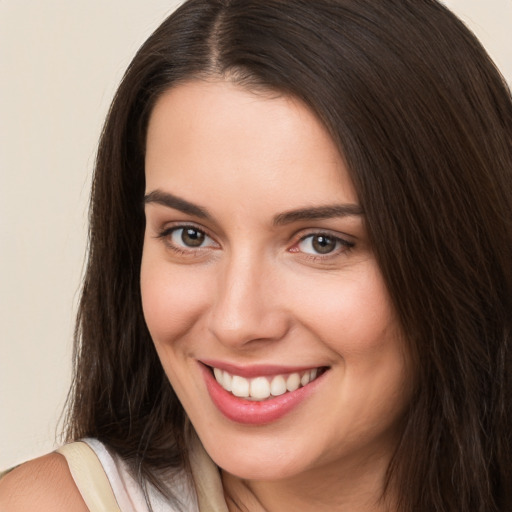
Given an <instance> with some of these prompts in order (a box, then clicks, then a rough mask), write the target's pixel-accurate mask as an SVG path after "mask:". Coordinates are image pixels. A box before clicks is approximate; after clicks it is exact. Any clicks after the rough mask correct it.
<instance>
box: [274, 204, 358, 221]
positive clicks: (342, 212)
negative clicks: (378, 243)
mask: <svg viewBox="0 0 512 512" xmlns="http://www.w3.org/2000/svg"><path fill="white" fill-rule="evenodd" d="M363 214H364V212H363V209H362V208H361V207H360V206H359V205H357V204H334V205H329V206H318V207H313V208H300V209H298V210H290V211H289V212H284V213H280V214H279V215H276V216H275V217H274V226H283V225H286V224H291V223H293V222H299V221H302V220H320V219H331V218H335V217H348V216H361V215H363Z"/></svg>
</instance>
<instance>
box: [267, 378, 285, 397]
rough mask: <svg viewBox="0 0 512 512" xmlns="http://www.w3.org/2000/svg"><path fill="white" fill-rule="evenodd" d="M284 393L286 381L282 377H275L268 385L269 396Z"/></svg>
mask: <svg viewBox="0 0 512 512" xmlns="http://www.w3.org/2000/svg"><path fill="white" fill-rule="evenodd" d="M284 393H286V381H285V380H284V377H283V376H282V375H277V376H276V377H274V378H273V379H272V382H271V383H270V394H271V395H272V396H279V395H284Z"/></svg>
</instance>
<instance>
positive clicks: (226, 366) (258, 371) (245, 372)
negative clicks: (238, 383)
mask: <svg viewBox="0 0 512 512" xmlns="http://www.w3.org/2000/svg"><path fill="white" fill-rule="evenodd" d="M200 363H202V364H204V365H206V366H210V367H212V368H218V369H219V370H224V371H226V372H228V373H230V374H231V375H238V376H239V377H245V378H252V377H262V376H268V375H282V374H288V373H300V372H304V371H306V370H313V369H314V368H325V365H314V364H313V365H303V366H284V365H275V364H254V365H243V366H242V365H238V364H233V363H228V362H224V361H214V360H205V359H202V360H200Z"/></svg>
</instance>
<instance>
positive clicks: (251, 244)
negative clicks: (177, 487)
mask: <svg viewBox="0 0 512 512" xmlns="http://www.w3.org/2000/svg"><path fill="white" fill-rule="evenodd" d="M155 192H158V193H159V194H160V195H161V196H162V194H172V195H173V196H174V197H178V198H181V199H183V200H185V201H187V202H188V203H191V204H193V205H196V206H197V207H199V208H200V209H199V210H197V211H194V210H191V209H190V208H188V209H187V208H183V207H182V205H181V206H180V205H178V206H176V203H174V204H169V202H167V203H168V204H164V203H165V201H161V200H154V198H155V197H156V196H155ZM146 195H147V197H148V198H149V199H150V200H148V201H147V202H146V220H147V223H146V234H145V240H144V250H143V259H142V268H141V290H142V299H143V307H144V313H145V318H146V322H147V325H148V328H149V330H150V332H151V335H152V338H153V340H154V343H155V346H156V349H157V351H158V354H159V357H160V359H161V361H162V364H163V367H164V369H165V371H166V373H167V375H168V377H169V379H170V381H171V383H172V385H173V387H174V389H175V390H176V392H177V394H178V396H179V398H180V400H181V402H182V404H183V406H184V407H185V410H186V412H187V414H188V415H189V417H190V419H191V421H192V424H193V425H194V427H195V429H196V431H197V433H198V435H199V437H200V439H201V441H202V443H203V445H204V446H205V448H206V450H207V452H208V453H209V454H210V456H211V457H212V459H213V460H214V461H215V462H216V463H217V464H218V465H219V467H220V468H222V474H223V483H224V488H225V493H226V496H227V497H228V505H229V507H230V510H238V509H239V508H237V506H236V505H235V503H238V504H239V505H240V506H241V507H242V509H243V507H245V508H246V509H248V510H251V511H258V510H266V511H283V510H301V511H309V510H311V511H313V510H314V511H319V510H320V511H323V510H325V511H327V510H350V511H351V512H353V511H356V512H357V511H370V510H372V511H374V510H389V509H390V506H391V505H390V502H392V493H391V495H390V496H391V498H390V497H389V496H388V501H387V502H383V501H380V498H381V495H382V489H383V484H384V476H385V471H386V468H387V465H388V463H389V460H390V457H391V456H392V453H393V450H394V448H395V446H396V442H397V439H398V437H399V435H400V425H401V420H402V418H403V415H404V412H405V409H406V407H407V403H408V400H409V391H408V390H409V389H410V387H411V386H410V383H411V375H410V371H409V366H410V365H409V362H408V357H407V354H406V353H405V348H404V343H403V339H402V336H401V332H400V328H399V326H398V323H397V321H396V318H395V314H394V311H393V307H392V305H391V301H390V299H389V296H388V293H387V290H386V287H385V285H384V282H383V279H382V276H381V274H380V271H379V268H378V265H377V262H376V260H375V257H374V255H373V252H372V248H371V246H370V244H369V241H368V236H367V233H366V230H365V222H364V215H363V214H362V212H361V214H351V215H334V216H330V215H327V214H325V215H324V216H323V217H320V218H301V216H295V217H290V216H288V217H287V222H282V223H279V222H277V223H276V219H283V214H286V213H287V212H290V211H294V210H302V209H310V208H322V207H326V206H333V205H344V207H346V206H347V205H349V210H351V211H352V213H354V212H356V213H357V210H358V209H359V210H360V207H359V205H358V199H357V195H356V194H355V191H354V187H353V184H352V182H351V180H350V177H349V174H348V172H347V169H346V167H345V164H344V161H343V158H342V156H341V155H340V154H339V152H338V150H337V148H336V146H335V145H334V143H333V142H332V140H331V138H330V137H329V135H328V134H327V132H326V130H325V129H324V127H323V125H322V124H321V123H320V122H319V121H318V120H317V118H316V117H315V116H314V115H313V114H312V113H311V112H310V111H309V110H308V108H306V107H305V106H304V105H303V104H302V103H301V102H299V101H298V100H295V99H294V98H290V97H286V96H282V95H278V94H273V93H270V92H269V93H262V92H258V93H255V92H250V91H248V90H246V89H243V88H242V87H240V86H237V85H235V84H233V83H230V82H225V81H213V80H212V81H199V80H198V81H193V82H189V83H186V84H181V85H179V86H176V87H174V88H172V89H171V90H169V91H167V92H166V93H164V94H163V95H162V97H161V98H160V99H159V100H158V102H157V103H156V105H155V108H154V111H153V113H152V115H151V118H150V123H149V129H148V135H147V153H146ZM151 199H153V200H151ZM171 206H172V207H171ZM205 211H207V212H208V215H207V216H206V217H205V216H204V215H203V214H204V212H205ZM302 217H303V216H302ZM184 226H189V227H192V228H193V229H195V230H196V231H195V234H196V235H198V234H200V233H204V235H205V236H204V238H203V242H201V244H200V245H199V246H196V247H192V246H191V245H190V244H189V242H190V239H187V238H183V237H182V234H183V231H182V228H183V227H184ZM318 235H326V236H328V237H330V240H333V241H334V242H333V244H332V250H330V249H329V250H330V252H328V253H327V254H319V253H318V251H316V250H315V246H314V245H313V244H312V242H313V241H314V240H318V238H316V237H317V236H318ZM208 360H216V361H222V362H225V363H229V364H235V365H238V366H242V367H244V368H245V367H247V366H251V365H256V364H261V365H281V366H285V367H287V366H290V367H291V366H301V367H302V366H304V367H311V368H313V367H325V368H328V371H327V372H326V373H325V374H324V375H323V376H322V380H321V381H319V382H318V383H317V384H318V385H317V386H316V388H315V390H314V391H313V392H312V393H310V394H309V396H307V398H306V399H305V400H303V401H302V402H301V403H300V404H299V405H298V406H297V407H295V408H294V409H293V410H292V411H291V412H289V413H288V414H286V415H285V416H283V417H281V418H279V419H278V420H276V421H272V422H270V423H268V424H265V425H257V426H254V425H243V424H240V423H237V422H234V421H232V420H230V419H228V418H226V417H225V416H224V415H223V414H221V413H220V412H219V410H218V409H217V407H216V406H215V405H214V403H213V402H212V400H211V398H210V396H209V394H208V392H207V389H206V385H205V380H204V378H203V374H202V371H201V366H200V363H199V362H200V361H208Z"/></svg>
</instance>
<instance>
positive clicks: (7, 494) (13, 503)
mask: <svg viewBox="0 0 512 512" xmlns="http://www.w3.org/2000/svg"><path fill="white" fill-rule="evenodd" d="M0 509H1V510H2V512H18V511H20V512H21V511H24V512H30V511H37V512H47V511H48V512H50V511H51V512H61V511H62V512H64V511H66V512H67V511H69V510H73V511H76V512H82V511H83V512H88V510H89V509H88V508H87V506H86V505H85V503H84V501H83V499H82V496H81V495H80V492H79V491H78V489H77V487H76V485H75V482H74V480H73V477H72V476H71V473H70V471H69V468H68V464H67V462H66V459H65V458H64V457H63V456H62V455H60V454H58V453H51V454H49V455H45V456H44V457H40V458H38V459H34V460H32V461H30V462H27V463H25V464H22V465H21V466H18V467H17V468H16V469H14V470H13V471H11V472H10V473H8V474H7V475H5V476H4V477H3V478H2V479H1V480H0Z"/></svg>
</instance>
